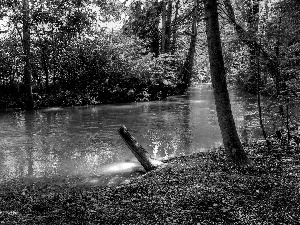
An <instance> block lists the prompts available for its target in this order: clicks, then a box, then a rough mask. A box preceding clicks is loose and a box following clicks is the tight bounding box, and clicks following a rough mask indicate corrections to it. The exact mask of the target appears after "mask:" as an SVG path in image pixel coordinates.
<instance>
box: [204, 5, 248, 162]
mask: <svg viewBox="0 0 300 225" xmlns="http://www.w3.org/2000/svg"><path fill="white" fill-rule="evenodd" d="M204 8H205V16H206V33H207V44H208V53H209V62H210V71H211V79H212V85H213V90H214V96H215V105H216V110H217V115H218V121H219V125H220V129H221V134H222V138H223V143H224V147H225V151H226V155H227V158H228V160H229V161H231V162H232V163H233V164H235V165H236V166H245V165H247V164H248V162H249V160H248V157H247V155H246V153H245V151H244V150H243V147H242V144H241V141H240V139H239V136H238V134H237V130H236V127H235V122H234V119H233V115H232V111H231V105H230V99H229V94H228V90H227V83H226V74H225V66H224V59H223V55H222V46H221V38H220V27H219V20H218V9H217V0H204Z"/></svg>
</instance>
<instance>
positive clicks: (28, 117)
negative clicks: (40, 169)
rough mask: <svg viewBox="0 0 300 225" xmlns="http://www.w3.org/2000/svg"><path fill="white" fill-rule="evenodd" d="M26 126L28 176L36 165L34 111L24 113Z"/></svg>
mask: <svg viewBox="0 0 300 225" xmlns="http://www.w3.org/2000/svg"><path fill="white" fill-rule="evenodd" d="M24 120H25V121H24V127H25V135H26V138H27V141H26V143H25V152H26V161H27V176H29V177H30V176H32V175H33V173H34V171H33V165H34V158H33V151H34V147H33V146H34V136H33V133H34V120H35V115H34V111H28V112H25V114H24Z"/></svg>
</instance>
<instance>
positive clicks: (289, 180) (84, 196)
mask: <svg viewBox="0 0 300 225" xmlns="http://www.w3.org/2000/svg"><path fill="white" fill-rule="evenodd" d="M246 150H247V152H248V155H249V157H250V159H251V162H252V164H251V166H249V167H248V168H246V169H243V170H237V169H234V168H232V167H230V166H228V165H227V164H226V161H225V157H224V153H223V151H222V149H221V150H218V151H210V152H209V153H198V154H193V155H189V156H184V157H177V158H174V159H171V160H169V161H168V166H166V167H164V168H162V169H158V170H156V171H152V172H150V173H147V174H145V175H142V176H139V177H136V178H133V179H131V180H130V181H128V182H127V183H126V184H122V185H118V186H115V187H86V186H82V185H77V184H78V181H79V180H78V178H60V179H54V178H53V179H52V180H51V179H50V180H39V181H32V182H26V183H22V182H21V181H16V182H11V183H6V184H2V185H1V189H0V190H1V191H0V221H1V222H2V223H3V224H299V222H300V219H299V218H300V210H299V209H300V194H299V188H300V182H299V181H300V157H299V155H298V154H297V153H298V152H297V149H295V148H291V149H288V150H283V149H282V148H281V147H280V146H276V145H275V146H274V147H273V148H272V150H271V153H270V154H267V149H266V148H265V147H264V145H263V144H257V143H256V144H252V145H251V146H247V147H246Z"/></svg>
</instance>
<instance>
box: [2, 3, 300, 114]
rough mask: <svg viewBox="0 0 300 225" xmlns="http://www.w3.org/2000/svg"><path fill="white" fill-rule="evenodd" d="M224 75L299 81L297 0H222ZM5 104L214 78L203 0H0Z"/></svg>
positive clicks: (114, 96) (280, 86) (254, 87)
mask: <svg viewBox="0 0 300 225" xmlns="http://www.w3.org/2000/svg"><path fill="white" fill-rule="evenodd" d="M218 12H219V16H220V32H221V38H222V52H223V56H224V63H225V69H226V74H227V83H228V84H230V85H234V86H235V87H237V88H241V89H243V90H245V91H247V92H251V93H254V94H255V93H257V92H258V91H259V92H260V93H262V94H263V95H268V96H272V97H274V98H284V99H287V98H295V96H297V95H298V94H297V93H298V92H299V89H300V84H299V60H300V58H299V57H300V56H299V52H300V47H299V33H300V32H299V3H298V1H296V0H288V1H275V0H265V1H259V0H255V1H246V0H234V1H231V2H230V1H227V0H223V1H220V2H219V4H218ZM0 18H1V23H0V24H1V25H0V45H1V47H0V59H1V60H0V61H1V65H0V108H2V109H7V108H27V109H30V108H43V107H50V106H75V105H88V104H100V103H116V102H129V101H150V100H160V99H163V98H165V97H167V96H169V95H175V94H182V93H184V92H185V91H186V90H187V88H188V87H189V86H190V85H193V84H198V83H199V82H209V81H210V79H211V78H210V68H209V60H208V52H207V51H208V49H207V42H206V28H205V20H206V18H205V14H204V10H203V4H201V1H196V0H195V1H182V0H177V1H117V0H114V1H105V0H101V1H90V0H73V1H56V0H53V1H42V0H40V1H30V0H23V1H13V0H6V1H1V10H0Z"/></svg>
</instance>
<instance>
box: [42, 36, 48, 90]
mask: <svg viewBox="0 0 300 225" xmlns="http://www.w3.org/2000/svg"><path fill="white" fill-rule="evenodd" d="M47 53H48V42H46V41H44V42H43V43H42V45H41V54H42V55H41V57H42V67H43V70H44V73H45V77H46V93H49V92H50V89H49V57H48V54H47Z"/></svg>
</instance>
